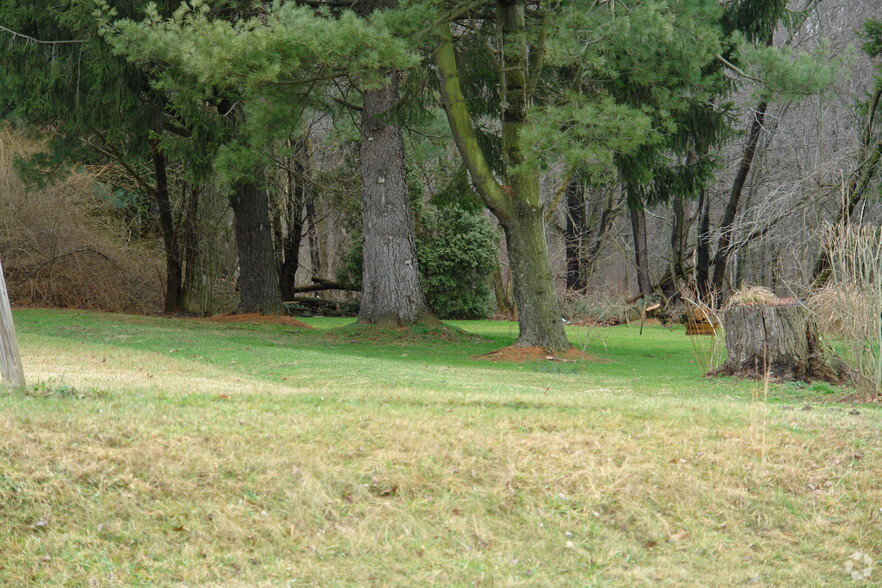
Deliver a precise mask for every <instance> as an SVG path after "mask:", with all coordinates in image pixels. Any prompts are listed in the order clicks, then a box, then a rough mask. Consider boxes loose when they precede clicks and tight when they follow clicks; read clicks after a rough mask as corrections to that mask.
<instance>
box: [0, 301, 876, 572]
mask: <svg viewBox="0 0 882 588" xmlns="http://www.w3.org/2000/svg"><path fill="white" fill-rule="evenodd" d="M16 321H17V328H18V331H19V339H20V343H21V346H22V352H23V355H24V362H25V370H26V376H27V377H28V379H29V384H30V387H29V389H28V390H27V391H25V392H12V391H3V392H0V430H2V431H3V432H4V434H3V436H2V437H0V553H2V554H3V557H2V558H0V584H2V585H27V584H41V583H42V584H53V585H98V586H104V585H106V586H117V585H242V586H252V585H425V584H436V585H466V584H481V585H510V584H511V585H535V586H547V585H573V586H592V585H597V586H635V585H646V586H649V585H672V586H673V585H676V586H683V585H695V586H707V585H717V586H730V585H737V584H753V585H793V586H804V585H820V584H823V585H843V586H846V585H862V584H865V585H872V584H873V583H874V581H875V582H878V581H880V578H882V562H877V560H879V558H880V557H882V534H880V532H879V528H880V527H879V525H880V523H882V521H880V519H882V510H880V509H882V481H880V476H879V472H880V471H882V453H880V440H882V412H880V411H879V410H878V409H877V407H876V406H873V405H857V406H856V405H852V404H845V403H841V402H837V401H836V400H837V399H838V398H839V397H840V396H842V395H843V394H845V393H847V390H839V389H836V388H834V387H831V386H828V385H821V384H813V385H805V384H780V385H779V384H771V385H768V386H764V385H763V383H761V382H745V381H736V380H732V379H728V378H705V377H702V375H701V373H700V372H701V370H700V368H699V367H698V364H697V363H695V362H696V358H695V357H694V354H693V350H692V345H691V343H690V341H689V338H688V337H686V336H685V335H684V332H683V330H682V328H674V329H671V330H668V329H665V328H663V327H659V326H653V327H647V328H645V329H644V331H643V334H642V335H640V334H639V330H638V329H637V328H636V327H633V328H632V327H627V326H620V327H614V328H605V329H593V330H591V331H590V332H589V331H586V330H585V329H584V328H578V327H569V334H570V336H571V340H572V341H573V342H574V343H575V344H577V345H582V344H583V343H584V341H585V338H586V335H587V336H588V337H589V339H590V341H589V346H588V347H587V351H588V352H589V353H590V354H591V355H592V356H593V359H591V360H586V361H576V362H573V363H569V362H559V361H544V360H543V361H538V362H532V363H526V364H507V363H493V362H490V361H487V360H484V359H477V358H476V356H479V355H481V354H485V353H487V352H490V351H492V350H494V349H498V348H500V347H502V346H505V345H508V344H510V343H511V342H513V340H514V338H515V336H516V326H514V327H513V326H512V325H510V324H508V323H493V322H451V323H447V324H448V325H451V326H455V327H459V328H461V329H463V331H464V332H458V331H452V330H450V329H441V328H432V327H416V328H414V329H409V330H407V331H405V332H400V331H399V332H394V333H391V332H382V331H368V332H365V331H363V330H359V329H355V328H352V327H351V326H349V327H347V324H349V323H351V321H349V320H345V319H329V318H328V319H321V318H314V319H304V322H307V323H309V324H310V325H311V326H313V327H315V329H314V330H307V329H298V328H293V327H290V326H284V325H272V324H248V323H219V322H213V321H205V320H185V319H167V318H150V317H135V316H126V315H107V314H97V313H86V312H76V311H49V310H22V311H18V312H17V313H16ZM855 553H859V554H861V555H860V556H859V557H858V558H857V559H850V558H851V557H852V556H853V555H854V554H855ZM864 555H866V556H867V558H869V561H870V564H867V563H866V562H865V558H864V557H863V556H864ZM849 562H851V563H850V567H849V568H847V567H846V566H847V565H848V564H849ZM853 573H854V574H857V576H854V577H853ZM864 575H867V577H863V576H864ZM855 578H857V579H855Z"/></svg>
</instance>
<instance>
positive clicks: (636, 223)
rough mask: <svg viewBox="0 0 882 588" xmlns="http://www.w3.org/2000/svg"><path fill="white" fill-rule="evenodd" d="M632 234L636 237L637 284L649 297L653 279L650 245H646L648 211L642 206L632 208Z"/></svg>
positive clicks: (644, 294) (643, 293)
mask: <svg viewBox="0 0 882 588" xmlns="http://www.w3.org/2000/svg"><path fill="white" fill-rule="evenodd" d="M630 214H631V234H632V236H633V237H634V261H635V263H636V264H637V286H638V288H639V290H640V293H641V294H642V295H643V296H644V297H647V296H649V295H650V294H652V280H651V279H650V277H649V247H647V245H646V213H645V212H644V211H643V209H642V208H632V209H631V210H630Z"/></svg>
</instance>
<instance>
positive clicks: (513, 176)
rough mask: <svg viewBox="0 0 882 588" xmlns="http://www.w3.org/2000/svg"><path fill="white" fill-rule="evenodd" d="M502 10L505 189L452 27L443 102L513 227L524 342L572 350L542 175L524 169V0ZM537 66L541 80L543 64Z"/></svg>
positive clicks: (461, 145) (489, 196)
mask: <svg viewBox="0 0 882 588" xmlns="http://www.w3.org/2000/svg"><path fill="white" fill-rule="evenodd" d="M496 8H497V15H498V17H499V18H498V22H499V27H500V29H501V33H502V40H503V48H504V52H505V68H504V71H503V76H502V85H503V88H504V92H503V95H504V96H505V97H506V99H505V101H504V103H503V104H502V105H501V106H502V112H501V115H502V117H501V118H502V155H503V160H504V162H505V166H506V172H507V173H506V174H505V176H506V177H505V180H506V183H505V184H504V185H501V184H500V183H499V182H498V181H497V179H496V177H495V175H494V173H493V170H492V169H491V167H490V165H489V163H488V160H487V158H486V156H485V154H484V152H483V150H482V148H481V145H480V143H479V142H478V138H477V136H476V134H475V130H474V127H473V124H472V118H471V113H469V110H468V107H467V106H466V100H465V96H464V95H463V92H462V86H461V84H460V81H459V71H458V67H457V62H456V54H455V51H454V48H453V35H452V34H451V32H450V24H449V23H443V24H440V25H439V26H438V27H436V29H435V31H436V33H437V34H438V37H439V39H441V44H440V46H439V47H438V49H437V51H436V52H435V63H436V65H437V67H438V75H439V78H440V82H441V84H440V91H441V99H442V101H443V103H444V110H445V112H446V113H447V120H448V122H449V123H450V128H451V131H452V132H453V139H454V142H455V143H456V146H457V149H458V150H459V153H460V155H461V156H462V158H463V162H464V163H465V165H466V168H467V169H468V171H469V176H470V177H471V180H472V182H473V183H474V185H475V188H476V189H477V191H478V194H480V196H481V198H482V199H483V201H484V204H486V205H487V208H489V209H490V211H491V212H492V213H493V214H494V215H495V216H496V218H497V219H499V222H500V224H501V225H502V227H503V229H504V230H505V236H506V243H507V247H508V255H509V263H510V264H511V270H512V282H513V284H514V290H515V303H516V306H517V312H518V326H519V329H520V334H519V336H518V340H517V343H516V345H518V346H541V347H544V348H545V349H548V350H550V351H557V350H563V349H569V347H570V343H569V341H568V340H567V336H566V333H565V331H564V328H563V323H562V321H561V320H560V303H559V301H558V299H557V292H556V291H555V288H554V278H553V274H552V271H551V264H550V262H549V259H548V246H547V244H546V241H545V215H544V214H543V210H542V204H541V199H540V198H539V179H538V172H533V173H524V172H523V171H521V170H517V168H518V167H519V166H520V165H522V164H523V163H524V159H525V158H524V153H523V151H522V145H521V137H520V134H521V130H522V129H523V128H524V127H525V125H526V123H527V112H528V110H527V106H528V102H529V90H528V87H527V85H528V80H527V76H528V73H527V67H528V53H529V50H528V45H527V39H528V36H529V35H527V34H526V33H527V31H526V24H525V15H524V2H523V1H522V0H517V1H502V0H499V1H497V3H496ZM533 65H534V71H536V74H537V75H538V67H539V66H541V61H539V62H538V63H534V64H533Z"/></svg>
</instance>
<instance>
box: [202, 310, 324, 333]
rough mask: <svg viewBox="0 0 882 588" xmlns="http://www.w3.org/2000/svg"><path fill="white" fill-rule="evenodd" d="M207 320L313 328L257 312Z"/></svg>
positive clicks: (289, 317) (281, 316)
mask: <svg viewBox="0 0 882 588" xmlns="http://www.w3.org/2000/svg"><path fill="white" fill-rule="evenodd" d="M207 320H210V321H215V322H219V323H260V324H269V325H282V326H285V327H298V328H302V329H312V328H313V327H311V326H309V325H307V324H306V323H304V322H302V321H298V320H297V319H296V318H294V317H291V316H285V315H270V314H258V313H256V312H246V313H243V314H237V313H229V314H221V315H218V316H213V317H210V318H208V319H207Z"/></svg>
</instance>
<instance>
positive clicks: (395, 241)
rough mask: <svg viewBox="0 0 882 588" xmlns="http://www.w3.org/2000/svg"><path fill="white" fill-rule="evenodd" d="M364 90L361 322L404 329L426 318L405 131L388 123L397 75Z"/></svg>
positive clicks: (395, 96)
mask: <svg viewBox="0 0 882 588" xmlns="http://www.w3.org/2000/svg"><path fill="white" fill-rule="evenodd" d="M386 79H387V84H386V85H385V86H384V87H382V88H378V89H375V90H367V91H365V92H364V102H363V110H362V121H361V136H362V141H361V165H360V168H361V181H362V205H363V218H364V225H363V227H364V228H363V238H364V246H363V255H364V270H363V271H364V273H363V276H362V284H363V289H362V295H361V306H360V309H359V313H358V321H359V322H360V323H375V324H393V325H402V324H407V323H413V322H416V321H419V320H421V319H423V318H426V317H427V311H426V307H425V301H424V299H423V293H422V289H421V287H420V277H419V268H418V266H417V259H416V244H415V238H414V228H413V219H412V218H411V211H410V206H409V203H408V193H407V181H406V178H405V168H404V144H403V142H402V139H401V128H400V127H399V126H398V125H397V124H394V123H393V122H391V121H390V120H389V116H390V114H392V111H393V109H394V108H395V107H396V106H397V105H398V103H399V100H400V98H399V95H398V75H397V74H396V73H391V74H389V75H388V77H387V78H386Z"/></svg>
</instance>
